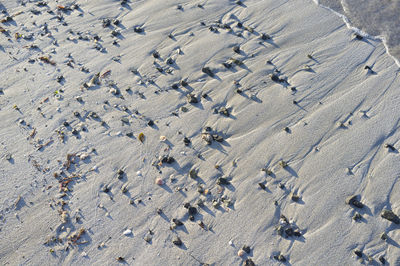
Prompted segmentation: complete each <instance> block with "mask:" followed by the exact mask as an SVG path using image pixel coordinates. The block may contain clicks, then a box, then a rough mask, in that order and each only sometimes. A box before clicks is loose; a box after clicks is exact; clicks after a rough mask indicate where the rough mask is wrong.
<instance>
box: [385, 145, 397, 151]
mask: <svg viewBox="0 0 400 266" xmlns="http://www.w3.org/2000/svg"><path fill="white" fill-rule="evenodd" d="M385 148H386V149H388V150H389V151H395V150H396V148H395V147H394V146H393V145H392V144H389V143H386V144H385Z"/></svg>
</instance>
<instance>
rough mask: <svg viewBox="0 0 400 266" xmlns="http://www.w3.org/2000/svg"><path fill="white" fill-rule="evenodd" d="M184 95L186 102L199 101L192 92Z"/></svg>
mask: <svg viewBox="0 0 400 266" xmlns="http://www.w3.org/2000/svg"><path fill="white" fill-rule="evenodd" d="M186 97H187V101H188V103H198V102H199V100H198V99H197V97H196V96H195V95H194V94H191V93H189V94H188V95H187V96H186Z"/></svg>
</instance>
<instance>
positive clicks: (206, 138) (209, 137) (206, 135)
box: [201, 132, 213, 145]
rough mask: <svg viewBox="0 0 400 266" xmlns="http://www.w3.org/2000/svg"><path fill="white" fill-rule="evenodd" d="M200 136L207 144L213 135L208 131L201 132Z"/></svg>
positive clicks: (209, 143)
mask: <svg viewBox="0 0 400 266" xmlns="http://www.w3.org/2000/svg"><path fill="white" fill-rule="evenodd" d="M201 138H202V139H203V140H204V141H205V142H206V143H207V144H208V145H211V143H212V140H213V137H212V136H211V134H210V133H208V132H203V133H201Z"/></svg>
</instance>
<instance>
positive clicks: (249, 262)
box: [244, 258, 256, 266]
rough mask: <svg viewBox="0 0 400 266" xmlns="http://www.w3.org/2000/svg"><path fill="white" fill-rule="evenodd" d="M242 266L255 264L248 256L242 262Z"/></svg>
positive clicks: (253, 265)
mask: <svg viewBox="0 0 400 266" xmlns="http://www.w3.org/2000/svg"><path fill="white" fill-rule="evenodd" d="M244 266H256V264H255V263H254V261H253V260H252V259H250V258H248V259H246V261H245V262H244Z"/></svg>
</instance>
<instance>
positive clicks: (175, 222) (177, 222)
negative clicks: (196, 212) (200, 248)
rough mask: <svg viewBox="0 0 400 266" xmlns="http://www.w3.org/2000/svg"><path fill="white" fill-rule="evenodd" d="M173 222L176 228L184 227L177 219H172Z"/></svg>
mask: <svg viewBox="0 0 400 266" xmlns="http://www.w3.org/2000/svg"><path fill="white" fill-rule="evenodd" d="M172 222H173V223H174V224H175V225H176V226H182V225H183V223H182V221H181V220H179V219H176V218H173V219H172Z"/></svg>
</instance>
